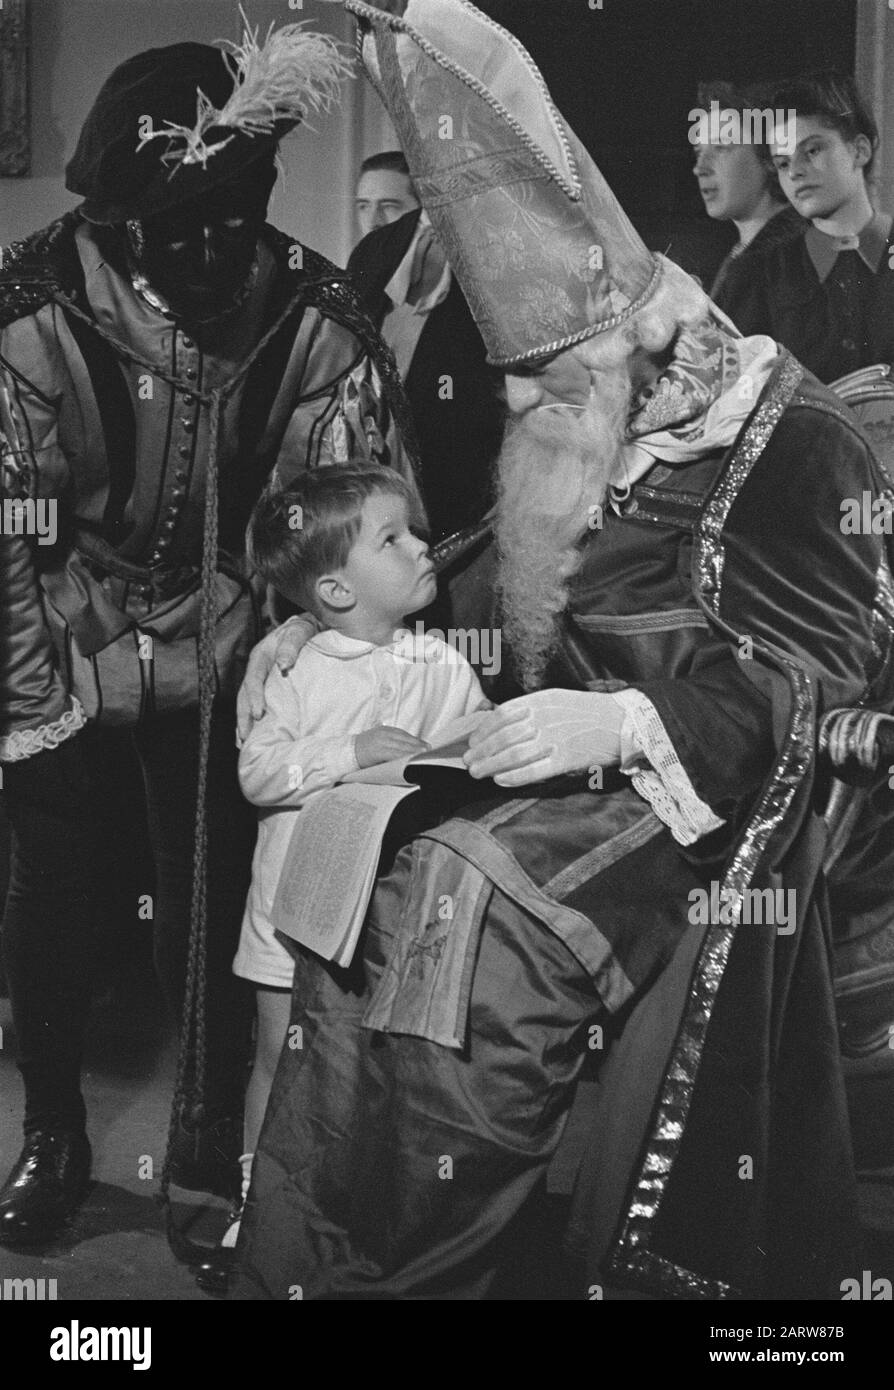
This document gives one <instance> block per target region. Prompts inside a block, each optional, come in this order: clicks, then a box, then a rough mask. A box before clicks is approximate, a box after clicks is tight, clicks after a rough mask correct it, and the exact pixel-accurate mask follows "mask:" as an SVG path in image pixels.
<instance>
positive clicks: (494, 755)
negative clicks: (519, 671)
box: [464, 690, 625, 787]
mask: <svg viewBox="0 0 894 1390" xmlns="http://www.w3.org/2000/svg"><path fill="white" fill-rule="evenodd" d="M624 718H625V715H624V710H623V709H622V708H621V706H620V705H619V704H618V703H617V701H616V700H613V699H612V697H611V695H606V694H603V693H602V692H599V691H590V690H537V691H535V692H534V694H533V695H520V696H519V697H518V699H516V700H507V702H506V704H505V705H500V706H499V708H497V709H495V710H494V711H493V712H492V713H491V714H488V715H486V716H485V718H484V719H482V721H481V723H480V724H479V725H478V727H477V728H476V729H475V732H474V733H473V734H472V735H471V737H470V739H469V751H468V752H467V753H466V754H465V757H464V761H465V764H466V766H467V768H468V769H469V772H470V773H471V775H472V776H473V777H493V779H494V781H495V782H496V783H497V785H498V786H501V787H523V786H525V785H526V784H527V783H528V782H542V781H544V779H545V778H547V777H557V776H558V775H559V774H560V773H562V772H580V771H584V770H586V769H589V768H594V767H611V766H616V765H617V764H618V763H619V762H620V760H621V727H622V725H623V723H624Z"/></svg>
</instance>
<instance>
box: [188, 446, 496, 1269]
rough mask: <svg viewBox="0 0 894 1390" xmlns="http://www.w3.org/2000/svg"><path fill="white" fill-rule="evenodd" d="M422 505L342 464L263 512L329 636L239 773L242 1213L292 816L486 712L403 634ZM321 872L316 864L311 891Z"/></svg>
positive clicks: (466, 686) (305, 654)
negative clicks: (347, 781)
mask: <svg viewBox="0 0 894 1390" xmlns="http://www.w3.org/2000/svg"><path fill="white" fill-rule="evenodd" d="M414 505H415V499H414V494H413V492H412V489H411V488H410V487H409V486H408V485H407V484H406V483H404V482H403V480H402V479H401V478H399V477H397V476H396V475H395V473H394V472H393V470H391V469H386V468H376V467H372V466H369V465H367V466H366V467H363V466H359V465H358V466H355V467H352V466H350V465H337V464H336V465H333V466H332V467H330V468H324V469H318V470H317V469H315V470H314V471H312V472H309V473H306V474H304V475H303V476H302V477H299V478H296V479H294V480H293V482H292V484H291V486H290V487H289V489H288V490H287V491H285V492H281V493H276V494H273V495H269V496H266V497H263V498H262V499H261V501H260V502H259V503H258V506H257V507H256V509H255V512H254V515H253V517H252V521H251V525H250V527H249V551H250V554H251V556H252V559H253V561H254V564H255V566H256V568H257V570H258V572H259V573H260V574H261V575H263V577H264V578H265V579H266V580H267V582H268V583H269V584H271V585H272V586H273V587H274V588H275V589H276V590H277V592H278V593H281V594H283V595H284V597H286V598H287V599H289V600H290V601H291V602H293V603H296V604H299V605H300V607H301V608H302V609H304V610H306V611H307V612H309V613H312V614H313V615H314V616H315V618H316V619H317V621H318V623H319V625H320V631H319V632H318V634H317V635H316V636H315V637H314V638H313V639H312V640H311V641H310V642H308V644H307V645H306V646H305V647H304V648H303V650H302V652H301V655H300V657H299V659H298V661H297V663H296V665H295V666H293V668H292V669H291V670H290V671H289V673H288V674H287V675H282V674H281V673H280V672H279V670H276V669H274V671H273V673H272V674H271V675H270V676H269V678H268V680H267V684H266V687H265V692H264V693H265V703H266V706H267V715H266V717H265V718H264V719H263V720H261V722H260V723H258V724H256V725H255V726H254V728H253V730H252V732H251V733H250V734H249V736H248V738H247V739H246V741H245V744H244V745H243V748H242V752H241V754H240V757H239V782H240V785H241V787H242V790H243V793H244V794H245V796H246V797H247V798H248V800H249V801H250V802H252V804H253V805H255V806H258V807H259V808H261V815H260V821H259V828H258V843H257V847H256V849H255V855H254V863H253V865H252V880H251V888H250V890H249V895H248V902H247V904H246V909H245V916H244V918H243V921H242V934H241V937H240V942H239V951H238V953H237V955H236V960H235V962H234V965H233V969H234V971H235V973H236V974H237V975H239V976H241V977H242V978H243V979H246V980H249V981H251V982H252V983H253V984H254V986H255V998H256V1001H257V1041H256V1046H255V1059H254V1066H253V1068H252V1073H251V1079H250V1081H249V1084H248V1091H247V1093H246V1101H245V1129H244V1140H245V1150H246V1151H245V1153H244V1154H243V1156H242V1159H241V1162H242V1169H243V1198H244V1195H245V1193H247V1191H248V1185H249V1181H250V1178H251V1166H252V1158H253V1156H254V1150H255V1148H256V1146H257V1140H258V1135H259V1133H260V1130H261V1122H262V1120H263V1118H264V1112H265V1110H266V1108H267V1101H268V1098H269V1095H270V1087H271V1085H272V1082H273V1075H274V1072H275V1070H276V1064H277V1062H278V1060H279V1054H280V1052H281V1050H282V1047H283V1044H284V1042H285V1038H286V1031H287V1027H288V1022H289V1010H290V1002H291V988H292V976H293V974H294V960H293V958H292V956H291V955H290V954H289V952H288V951H287V950H286V948H285V946H284V945H282V944H281V943H280V941H279V940H278V939H277V937H276V936H275V934H274V928H273V926H272V923H271V920H270V919H271V911H272V906H273V901H274V898H275V896H276V890H277V885H278V882H279V878H280V874H281V871H282V869H283V865H284V862H285V859H286V854H287V851H288V848H289V841H290V839H291V836H292V832H293V830H294V828H295V818H296V816H304V817H306V816H313V815H314V806H315V802H316V799H317V794H318V793H319V792H320V791H323V790H325V789H326V788H328V787H332V786H334V785H335V784H336V783H337V782H339V781H341V779H342V778H344V777H346V776H347V775H348V774H349V773H351V772H356V771H357V770H358V769H359V768H364V767H372V766H374V765H375V764H376V763H386V762H391V761H392V760H393V759H397V758H408V757H412V755H413V754H414V753H419V752H422V751H423V749H425V748H426V747H427V746H428V743H427V742H426V741H429V742H430V741H431V740H432V739H436V738H437V737H438V735H439V734H440V733H441V732H442V731H443V730H444V729H446V727H447V726H448V725H449V724H450V723H451V722H452V721H453V720H455V719H458V718H460V717H461V716H463V715H467V714H471V713H473V712H474V711H475V710H479V709H489V708H490V703H489V701H488V700H486V699H485V696H484V694H483V692H482V690H481V687H480V686H479V684H478V680H477V677H476V676H475V673H474V671H473V670H472V668H471V666H470V665H469V663H468V662H467V661H466V659H465V657H463V656H462V654H461V653H460V652H458V651H456V650H455V649H454V648H452V647H448V646H447V645H446V644H445V643H444V642H443V641H441V640H440V639H439V638H437V637H435V636H434V635H432V636H430V637H419V638H415V637H413V636H411V634H410V632H409V631H408V630H407V629H404V628H403V627H402V623H403V620H404V618H405V617H406V616H407V615H408V614H411V613H415V612H417V611H418V610H419V609H421V608H424V607H425V606H426V605H427V604H428V603H430V602H431V599H432V596H433V594H434V592H435V575H434V568H433V566H432V562H431V559H430V557H429V550H428V545H427V544H426V542H425V541H423V540H421V539H420V538H419V536H418V535H416V534H415V532H414V530H413V529H411V528H412V526H413V509H414ZM296 517H298V518H300V522H301V524H300V526H299V527H296V526H295V525H294V520H295V518H296ZM344 848H345V852H346V853H347V854H350V853H351V848H352V847H351V846H350V845H346V846H345V847H344ZM314 872H315V866H314V865H313V864H308V865H307V866H306V873H307V876H308V878H312V876H313V874H314ZM239 1221H240V1211H239V1209H237V1210H236V1211H235V1212H234V1213H233V1215H232V1217H231V1220H230V1224H229V1226H228V1229H227V1231H226V1233H225V1235H224V1238H223V1241H222V1244H221V1249H220V1250H219V1251H218V1252H217V1253H216V1255H215V1256H214V1257H213V1258H212V1259H210V1260H209V1261H208V1262H207V1263H206V1264H205V1265H203V1266H202V1267H201V1269H200V1270H199V1273H198V1275H197V1280H198V1283H199V1284H200V1286H201V1287H203V1288H205V1289H208V1290H209V1291H213V1292H223V1291H224V1290H225V1289H226V1285H227V1280H228V1275H229V1269H230V1264H231V1259H232V1252H233V1247H234V1246H235V1244H236V1238H237V1235H238V1233H239Z"/></svg>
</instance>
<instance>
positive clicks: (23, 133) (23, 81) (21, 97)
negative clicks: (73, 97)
mask: <svg viewBox="0 0 894 1390" xmlns="http://www.w3.org/2000/svg"><path fill="white" fill-rule="evenodd" d="M28 57H29V43H28V0H0V178H22V177H25V176H27V175H28V174H30V172H31V130H30V111H29V89H28V76H29V74H28Z"/></svg>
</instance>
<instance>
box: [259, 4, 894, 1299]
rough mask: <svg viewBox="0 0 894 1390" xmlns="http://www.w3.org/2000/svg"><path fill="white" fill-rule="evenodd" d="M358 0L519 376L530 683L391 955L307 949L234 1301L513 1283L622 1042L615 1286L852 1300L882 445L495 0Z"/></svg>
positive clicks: (446, 234) (479, 763) (884, 661)
mask: <svg viewBox="0 0 894 1390" xmlns="http://www.w3.org/2000/svg"><path fill="white" fill-rule="evenodd" d="M347 8H348V9H349V10H350V11H351V12H353V13H354V14H355V15H356V16H357V18H358V21H359V24H360V31H361V38H362V53H363V59H364V63H365V65H366V67H367V70H368V72H369V73H370V75H371V77H372V79H373V81H374V82H375V84H376V86H377V88H378V90H379V91H380V92H381V93H382V95H383V97H384V99H385V101H386V103H387V105H388V109H389V113H390V115H391V116H392V118H393V120H394V123H395V127H396V129H397V132H398V137H399V139H400V141H401V144H402V146H403V148H404V150H405V152H406V154H407V159H408V163H409V167H410V172H411V175H412V177H413V181H414V184H415V186H416V188H417V189H418V190H419V192H420V196H421V197H422V201H423V204H424V205H425V206H426V208H427V211H428V213H429V216H430V217H431V220H432V223H433V225H434V227H435V229H436V231H437V234H438V238H439V240H440V241H441V243H442V245H443V247H444V249H445V252H446V254H447V257H448V260H449V262H450V265H451V266H452V267H453V268H454V269H455V271H456V274H457V276H458V277H459V279H460V281H461V283H462V286H463V290H464V293H465V295H466V298H467V300H468V302H469V304H470V305H472V306H474V311H475V314H476V318H477V321H478V323H479V327H480V328H481V332H482V334H483V336H484V339H485V342H486V344H487V348H488V354H489V357H490V359H491V361H492V362H493V363H495V364H496V365H498V366H500V367H501V369H502V370H503V371H504V373H505V379H506V393H507V400H508V403H509V407H510V411H511V412H512V419H511V422H510V426H509V429H508V431H507V434H506V438H505V442H504V444H503V448H502V450H501V454H500V458H499V461H498V469H499V501H498V509H497V518H496V537H495V543H496V549H497V556H498V565H499V592H500V609H499V612H498V614H497V615H496V616H495V617H494V618H492V620H491V621H492V622H494V623H495V624H498V625H499V626H500V627H501V628H502V630H503V634H504V637H505V639H506V642H507V643H508V646H509V647H510V649H511V656H512V661H513V665H514V668H515V671H516V673H517V676H518V678H519V681H520V683H521V684H522V686H523V688H524V689H525V690H526V692H528V693H525V694H521V695H518V696H516V697H515V698H513V699H510V700H508V701H507V702H506V703H505V704H503V705H502V706H500V707H499V708H498V709H496V710H494V711H493V712H491V713H488V714H486V715H485V716H484V717H483V719H482V721H481V724H480V726H479V728H478V729H477V730H476V731H475V732H474V733H473V735H472V737H471V740H470V750H469V755H468V759H467V763H468V767H469V771H470V772H471V774H472V776H473V777H474V778H476V779H478V781H479V784H480V787H481V790H482V791H483V792H485V793H486V794H485V796H484V799H483V800H481V801H478V802H476V803H475V804H474V805H471V806H467V807H465V808H463V809H462V810H461V811H460V812H459V813H458V814H456V815H454V816H452V817H451V818H450V819H449V820H447V821H446V822H445V823H443V824H441V825H439V826H437V827H435V828H433V829H430V830H428V831H426V832H425V833H424V834H422V835H420V836H419V837H418V838H416V839H415V840H414V841H413V843H412V845H408V846H406V847H405V848H404V849H402V850H401V851H400V853H399V854H398V855H397V858H396V860H395V863H394V867H393V869H392V871H391V872H390V873H389V874H388V875H387V876H386V877H384V878H382V879H381V880H380V881H379V883H378V884H377V887H376V891H375V893H374V895H373V898H372V902H371V907H370V912H369V914H368V917H367V921H366V924H365V936H364V937H363V938H362V940H361V946H360V948H359V949H360V950H361V951H362V955H361V956H360V959H359V963H358V965H357V971H358V973H356V974H355V973H353V970H352V972H351V974H350V976H348V974H346V972H339V971H337V970H332V969H329V970H327V969H325V968H324V967H323V966H322V964H321V963H320V962H319V961H318V960H316V959H315V958H314V957H313V956H312V955H311V954H310V953H309V952H306V951H303V952H302V951H299V952H298V953H297V955H296V964H295V988H294V998H293V1013H292V1020H291V1021H292V1023H294V1024H297V1025H299V1026H301V1027H302V1030H303V1039H304V1046H303V1049H302V1051H301V1052H300V1053H291V1052H290V1051H289V1049H288V1048H286V1049H284V1050H283V1052H282V1055H281V1057H280V1062H279V1067H278V1070H277V1075H276V1078H275V1080H274V1084H273V1090H272V1092H271V1098H270V1104H269V1106H268V1109H267V1117H266V1120H265V1123H264V1127H263V1129H262V1132H261V1137H260V1140H259V1144H258V1149H257V1152H256V1157H255V1167H254V1173H253V1179H252V1186H251V1191H250V1193H249V1197H248V1201H247V1204H246V1209H245V1215H244V1217H243V1222H242V1229H241V1232H240V1240H239V1245H238V1246H237V1263H238V1276H237V1281H236V1285H235V1289H234V1292H235V1295H236V1296H237V1297H239V1298H247V1299H283V1300H286V1299H288V1298H290V1297H293V1296H294V1292H293V1291H294V1289H295V1286H300V1288H301V1289H302V1291H303V1297H304V1298H305V1299H362V1298H370V1299H476V1298H483V1297H486V1296H487V1294H488V1292H489V1291H491V1290H492V1289H493V1287H494V1280H495V1278H496V1276H497V1273H498V1271H499V1270H500V1268H501V1264H502V1263H503V1262H504V1261H505V1260H506V1257H507V1247H506V1241H505V1237H506V1235H507V1232H508V1231H509V1229H510V1227H511V1225H512V1223H513V1221H514V1219H515V1218H516V1217H517V1215H518V1214H519V1213H520V1211H521V1210H522V1209H523V1207H524V1204H525V1202H526V1199H527V1198H528V1197H529V1195H530V1194H531V1193H532V1192H533V1191H534V1190H535V1189H536V1187H537V1186H538V1184H539V1182H540V1181H541V1179H542V1177H543V1175H544V1174H545V1171H546V1168H547V1166H548V1164H549V1162H550V1160H551V1157H552V1155H553V1154H554V1152H555V1150H556V1147H557V1145H558V1143H559V1141H560V1138H561V1135H562V1132H563V1128H564V1125H565V1121H566V1118H567V1115H568V1111H569V1107H570V1105H571V1101H572V1097H573V1095H574V1091H575V1084H576V1081H577V1078H578V1076H579V1074H580V1071H581V1067H582V1065H583V1062H584V1058H585V1057H587V1056H590V1057H592V1056H593V1045H594V1042H595V1043H596V1046H598V1045H599V1041H598V1040H600V1039H601V1040H602V1041H603V1043H608V1042H609V1040H616V1041H615V1042H614V1045H613V1046H612V1047H611V1048H610V1049H609V1048H608V1047H606V1048H605V1051H606V1053H607V1056H606V1058H605V1061H604V1063H603V1070H602V1076H601V1081H602V1085H601V1087H600V1095H601V1097H602V1099H601V1101H600V1106H599V1113H598V1114H597V1115H596V1116H595V1117H594V1118H593V1122H592V1125H591V1126H590V1127H589V1128H588V1132H587V1143H586V1147H585V1151H584V1154H583V1158H582V1164H581V1170H580V1175H579V1179H578V1187H577V1193H576V1211H575V1220H574V1223H573V1234H574V1249H575V1253H576V1254H577V1255H579V1256H580V1257H581V1264H580V1266H579V1267H578V1266H577V1265H575V1266H574V1269H573V1271H572V1273H573V1276H574V1278H575V1279H577V1280H578V1287H579V1290H580V1294H579V1296H580V1298H581V1299H586V1298H587V1297H591V1296H592V1292H591V1290H592V1286H593V1285H594V1284H596V1285H599V1286H600V1287H602V1288H608V1287H611V1286H622V1287H624V1288H634V1289H640V1290H644V1291H646V1292H648V1293H650V1294H652V1295H654V1296H656V1297H660V1298H664V1299H668V1298H702V1299H723V1298H730V1297H737V1296H738V1297H744V1298H788V1299H826V1298H830V1297H836V1296H839V1294H840V1281H841V1279H842V1277H845V1276H846V1275H847V1273H848V1271H852V1270H853V1269H854V1268H859V1265H858V1264H856V1263H855V1262H856V1260H857V1259H858V1254H857V1247H856V1240H857V1239H858V1223H857V1216H856V1203H855V1183H854V1174H853V1166H852V1158H851V1151H850V1141H849V1135H848V1123H847V1110H846V1105H845V1099H844V1089H843V1082H842V1076H841V1068H840V1059H839V1054H838V1040H837V1030H836V1021H835V1014H834V1008H833V997H832V983H831V970H830V961H829V953H828V945H827V939H826V931H827V928H828V920H827V907H826V892H825V882H824V879H823V854H824V849H825V845H826V826H825V822H824V820H823V815H822V810H823V806H824V799H823V796H822V786H821V785H819V784H818V782H817V779H816V775H815V774H816V729H817V725H818V721H819V719H820V718H821V717H822V715H823V714H824V713H825V712H826V711H827V710H829V709H832V708H835V707H838V706H841V705H850V704H854V703H856V702H858V701H867V702H873V701H878V702H880V703H881V704H883V705H886V706H887V707H888V708H890V707H891V705H892V703H894V665H892V650H894V633H892V623H891V620H890V618H889V617H886V613H891V612H892V611H894V609H892V608H891V607H890V605H889V604H888V597H889V596H890V593H891V571H890V566H889V561H888V557H887V555H886V548H885V547H886V541H885V538H884V537H882V536H880V535H873V534H869V533H867V534H853V535H851V534H844V533H843V531H842V528H841V525H840V521H841V516H842V501H843V500H844V499H846V498H848V497H860V496H862V494H863V490H864V489H865V491H866V492H867V493H868V494H869V496H870V497H874V498H878V497H880V496H881V495H882V493H883V491H884V488H885V487H886V485H887V484H886V480H885V476H884V473H883V470H882V468H881V466H880V464H879V463H878V461H877V460H876V459H875V457H874V455H873V453H872V450H871V448H870V446H869V443H868V441H867V440H866V439H865V437H864V436H863V435H862V434H861V433H860V431H859V429H858V428H857V427H856V425H855V424H854V423H853V422H852V421H851V420H849V419H848V418H847V416H846V414H845V412H844V411H843V410H842V409H841V407H840V405H839V404H838V402H837V401H836V398H835V397H834V396H833V395H832V394H831V393H830V392H829V391H828V390H827V389H826V388H825V387H823V386H822V385H821V384H820V383H819V382H817V381H816V379H815V378H814V377H812V376H810V374H809V373H808V372H806V371H805V370H804V368H803V367H802V366H801V364H800V363H799V362H797V361H796V360H795V359H794V358H793V357H792V356H791V355H790V354H789V353H788V352H786V351H785V350H784V349H781V348H779V346H778V345H777V344H776V343H775V342H774V341H773V340H772V339H771V338H768V337H750V338H743V337H740V336H739V335H738V334H737V333H736V332H735V330H734V329H732V328H731V326H730V324H729V321H728V320H727V319H726V318H725V316H723V315H720V314H719V313H718V312H717V311H716V310H715V309H714V308H713V306H712V305H711V302H710V301H709V300H708V298H707V297H706V296H705V294H704V293H703V292H702V290H701V289H700V288H699V287H698V286H697V285H696V284H695V283H694V282H693V281H692V280H691V279H689V277H687V276H686V275H685V274H684V273H683V272H682V271H681V270H680V269H679V268H677V267H675V266H673V265H671V264H670V263H669V262H667V261H666V260H665V259H664V258H662V257H653V256H652V255H650V254H649V252H648V251H647V249H646V248H645V246H644V245H643V244H642V242H641V240H640V238H639V237H638V236H637V234H636V232H635V230H634V229H633V227H632V226H631V224H630V222H629V220H628V218H627V217H626V216H625V214H624V212H623V210H622V209H621V208H620V207H619V205H618V203H617V200H616V199H615V198H614V196H613V195H612V192H611V189H610V188H609V187H608V186H607V184H606V183H605V180H604V179H603V178H602V176H601V174H600V172H599V170H598V169H597V168H596V166H595V164H594V163H593V161H592V159H591V158H590V156H589V155H588V153H587V151H586V150H585V149H584V148H583V147H582V146H581V144H580V143H579V141H578V140H577V139H576V138H575V136H574V134H573V132H572V131H571V130H570V129H569V127H568V125H567V124H566V123H565V121H564V120H563V119H562V116H561V115H560V114H559V112H558V111H557V110H556V107H555V105H554V104H553V102H552V99H551V97H550V95H549V92H548V90H547V88H546V85H545V83H544V81H543V77H542V76H541V74H540V72H539V71H538V69H537V67H536V66H535V64H534V62H533V60H532V59H531V57H530V55H529V54H528V53H527V52H525V50H524V49H523V48H522V47H521V45H520V44H519V43H518V42H517V41H516V39H515V38H514V37H513V36H512V35H511V34H509V33H507V31H506V30H505V29H503V28H501V27H500V26H499V25H497V24H495V23H494V22H493V21H492V20H491V19H489V18H488V17H487V16H486V15H484V14H482V13H481V11H479V10H477V9H476V8H475V7H474V6H473V5H470V4H465V3H461V0H409V2H408V3H404V0H389V3H388V4H387V5H386V6H379V5H373V4H366V3H363V0H347ZM445 112H449V113H450V114H451V117H452V120H453V129H454V130H455V131H456V132H457V136H459V133H460V132H461V135H462V138H461V139H460V138H457V139H455V140H453V141H447V140H444V139H442V138H441V134H442V132H443V116H444V113H445ZM595 247H599V249H600V252H601V255H600V256H595V255H594V254H593V252H594V248H595ZM270 646H271V647H274V648H275V646H276V642H275V640H274V641H272V642H271V643H270ZM266 660H269V648H268V649H267V650H266V651H265V652H264V653H263V654H262V655H261V656H260V657H259V659H258V661H259V665H263V664H264V662H265V661H266ZM445 894H446V895H449V897H450V899H451V901H452V903H453V904H454V905H455V906H454V915H453V919H452V921H451V922H450V924H449V934H448V940H447V942H446V943H445V944H444V946H443V949H442V951H441V952H440V953H438V954H437V955H436V954H435V953H434V952H433V951H432V950H430V949H427V948H429V947H430V946H431V944H432V941H433V938H434V935H435V933H436V932H437V933H440V932H441V931H442V924H440V923H436V922H435V914H434V913H433V912H432V905H433V904H434V903H436V902H437V901H438V900H439V898H440V897H441V896H443V895H445ZM448 1005H452V1008H449V1007H447V1006H448ZM445 1009H446V1012H447V1016H448V1017H449V1018H450V1019H451V1026H450V1027H447V1026H445ZM743 1155H749V1157H750V1159H751V1172H750V1180H748V1181H744V1180H743V1174H742V1156H743Z"/></svg>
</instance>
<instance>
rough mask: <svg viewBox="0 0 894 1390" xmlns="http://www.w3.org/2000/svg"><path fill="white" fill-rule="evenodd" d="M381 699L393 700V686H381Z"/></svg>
mask: <svg viewBox="0 0 894 1390" xmlns="http://www.w3.org/2000/svg"><path fill="white" fill-rule="evenodd" d="M382 699H383V700H393V699H394V686H393V685H383V686H382Z"/></svg>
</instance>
